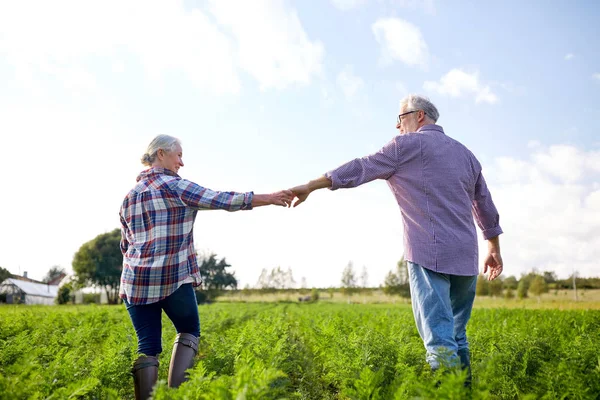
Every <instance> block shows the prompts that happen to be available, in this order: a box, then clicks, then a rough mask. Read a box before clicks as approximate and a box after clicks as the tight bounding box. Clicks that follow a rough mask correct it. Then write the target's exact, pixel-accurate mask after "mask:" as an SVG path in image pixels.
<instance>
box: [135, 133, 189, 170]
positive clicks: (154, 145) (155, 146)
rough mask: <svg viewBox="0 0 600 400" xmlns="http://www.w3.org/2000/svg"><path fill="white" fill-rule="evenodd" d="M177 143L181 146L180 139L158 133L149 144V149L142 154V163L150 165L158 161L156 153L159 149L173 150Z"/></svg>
mask: <svg viewBox="0 0 600 400" xmlns="http://www.w3.org/2000/svg"><path fill="white" fill-rule="evenodd" d="M177 145H180V146H181V142H180V141H179V139H177V138H176V137H173V136H169V135H158V136H157V137H155V138H154V139H152V141H151V142H150V144H149V145H148V149H147V150H146V152H145V153H144V155H143V156H142V160H141V161H142V164H144V165H147V166H149V167H151V166H152V164H153V163H154V161H156V153H158V151H159V150H165V151H173V150H175V147H176V146H177Z"/></svg>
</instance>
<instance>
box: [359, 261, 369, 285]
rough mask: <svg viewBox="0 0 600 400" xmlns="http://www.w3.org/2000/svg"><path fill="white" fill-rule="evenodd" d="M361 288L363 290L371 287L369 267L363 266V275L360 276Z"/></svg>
mask: <svg viewBox="0 0 600 400" xmlns="http://www.w3.org/2000/svg"><path fill="white" fill-rule="evenodd" d="M360 286H361V287H362V288H367V287H369V272H368V271H367V267H366V266H364V265H363V269H362V273H361V274H360Z"/></svg>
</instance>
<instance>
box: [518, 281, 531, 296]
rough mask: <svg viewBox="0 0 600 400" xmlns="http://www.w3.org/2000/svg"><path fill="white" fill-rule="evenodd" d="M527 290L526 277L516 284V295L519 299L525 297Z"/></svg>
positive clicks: (527, 282)
mask: <svg viewBox="0 0 600 400" xmlns="http://www.w3.org/2000/svg"><path fill="white" fill-rule="evenodd" d="M528 290H529V281H528V280H527V279H521V280H520V281H519V285H518V286H517V297H518V298H519V299H525V298H527V291H528Z"/></svg>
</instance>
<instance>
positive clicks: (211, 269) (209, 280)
mask: <svg viewBox="0 0 600 400" xmlns="http://www.w3.org/2000/svg"><path fill="white" fill-rule="evenodd" d="M229 267H231V265H230V264H228V263H227V261H226V260H225V258H222V259H221V260H218V261H217V255H216V254H211V255H209V256H208V257H205V258H202V259H201V263H200V275H201V276H202V287H203V288H204V289H205V290H207V291H209V292H211V293H213V294H218V293H219V292H220V291H221V290H224V289H227V288H231V289H236V288H237V284H238V283H237V279H235V273H234V272H231V273H229V272H227V271H226V270H225V269H226V268H229Z"/></svg>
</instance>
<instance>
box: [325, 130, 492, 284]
mask: <svg viewBox="0 0 600 400" xmlns="http://www.w3.org/2000/svg"><path fill="white" fill-rule="evenodd" d="M325 176H326V177H328V178H329V179H331V181H332V187H331V189H332V190H335V189H340V188H353V187H357V186H360V185H362V184H363V183H367V182H370V181H372V180H374V179H385V180H387V182H388V185H389V186H390V189H392V192H393V193H394V196H395V197H396V201H397V202H398V205H399V206H400V212H401V214H402V221H403V223H404V257H405V259H406V260H407V261H412V262H414V263H417V264H419V265H421V266H423V267H425V268H427V269H430V270H433V271H436V272H440V273H444V274H452V275H464V276H472V275H477V274H478V273H479V268H478V258H479V257H478V245H477V233H476V230H475V224H474V223H473V217H474V218H475V220H476V221H477V225H479V227H480V228H481V230H482V231H483V237H484V239H486V240H487V239H490V238H493V237H496V236H498V235H500V234H501V233H502V229H501V228H500V225H499V220H500V216H499V215H498V211H497V210H496V206H495V205H494V202H493V201H492V196H491V194H490V192H489V191H488V188H487V185H486V183H485V179H484V178H483V175H482V173H481V164H479V161H477V159H476V158H475V156H474V155H473V153H471V151H469V149H467V148H466V147H465V146H464V145H462V144H461V143H459V142H457V141H456V140H454V139H452V138H450V137H448V136H446V135H445V134H444V130H443V129H442V127H441V126H438V125H425V126H423V127H421V128H420V129H419V130H418V131H417V132H413V133H407V134H405V135H398V136H396V137H395V138H394V139H392V140H391V141H390V142H389V143H388V144H386V145H385V146H384V147H383V148H382V149H381V150H379V151H378V152H377V153H375V154H372V155H369V156H366V157H362V158H357V159H355V160H352V161H349V162H347V163H346V164H343V165H342V166H340V167H338V168H336V169H334V170H332V171H329V172H327V173H326V174H325Z"/></svg>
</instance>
